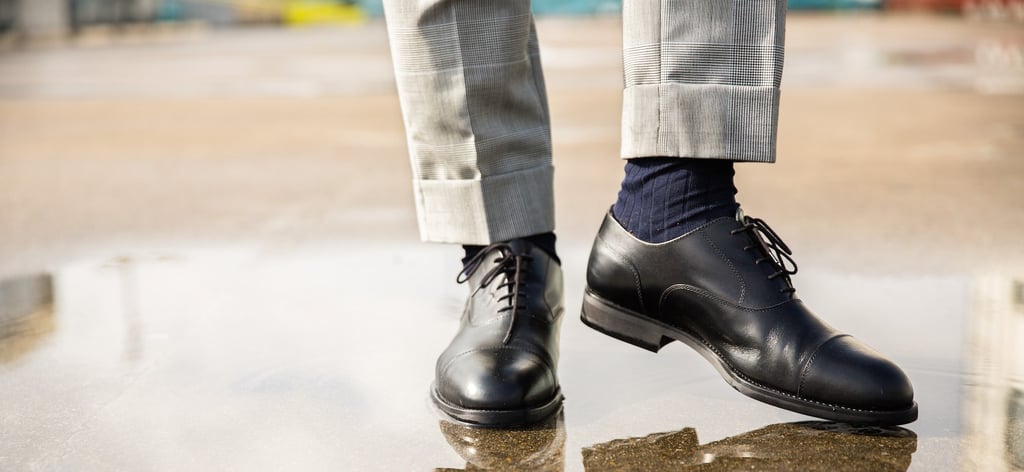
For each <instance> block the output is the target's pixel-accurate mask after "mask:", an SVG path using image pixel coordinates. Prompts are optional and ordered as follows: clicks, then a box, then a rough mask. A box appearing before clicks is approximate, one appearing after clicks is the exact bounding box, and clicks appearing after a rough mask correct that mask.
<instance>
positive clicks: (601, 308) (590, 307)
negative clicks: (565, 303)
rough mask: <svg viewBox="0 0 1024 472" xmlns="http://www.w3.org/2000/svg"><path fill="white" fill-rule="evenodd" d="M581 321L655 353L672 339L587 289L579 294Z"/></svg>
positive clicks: (656, 327)
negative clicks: (581, 294)
mask: <svg viewBox="0 0 1024 472" xmlns="http://www.w3.org/2000/svg"><path fill="white" fill-rule="evenodd" d="M580 320H582V321H583V324H585V325H587V326H589V327H591V328H594V329H595V330H597V331H600V332H602V333H604V334H607V335H608V336H611V337H613V338H615V339H618V340H620V341H625V342H627V343H629V344H632V345H634V346H636V347H639V348H643V349H646V350H648V351H651V352H658V351H659V350H660V349H661V348H662V347H663V346H664V345H666V344H668V343H670V342H672V341H673V340H672V338H668V337H665V336H664V335H663V334H662V332H663V330H662V329H661V328H660V327H658V326H656V325H654V324H652V323H650V322H648V321H645V320H643V319H641V318H639V317H638V315H634V314H631V313H629V312H627V311H624V309H622V308H619V307H616V306H614V305H612V304H610V303H608V302H606V301H604V300H601V299H600V298H598V297H597V296H595V295H593V294H591V293H590V290H587V291H585V292H584V293H583V310H582V313H580Z"/></svg>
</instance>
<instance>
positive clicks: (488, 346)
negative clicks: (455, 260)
mask: <svg viewBox="0 0 1024 472" xmlns="http://www.w3.org/2000/svg"><path fill="white" fill-rule="evenodd" d="M458 281H459V282H460V283H462V282H464V283H467V284H468V285H469V288H470V295H469V299H468V300H467V301H466V308H465V311H464V312H463V315H462V322H461V327H460V328H459V332H458V334H456V335H455V339H453V340H452V342H451V344H449V345H448V348H447V349H445V351H444V352H443V353H441V357H440V358H438V360H437V377H436V380H435V382H434V386H433V388H432V389H431V390H432V396H433V400H434V404H436V405H437V407H438V408H439V409H440V410H441V411H442V412H444V413H445V414H447V415H448V416H450V417H452V418H454V419H456V420H459V421H461V422H463V423H468V424H472V425H480V426H500V427H509V426H518V425H524V424H530V423H535V422H537V421H540V420H543V419H545V418H548V417H550V416H551V415H553V414H555V413H557V412H558V411H560V410H561V406H562V394H561V389H560V388H559V385H558V377H557V375H556V366H557V364H558V331H559V325H560V324H561V321H562V312H563V311H564V309H563V305H562V269H561V267H559V265H558V263H556V262H555V261H554V260H552V259H551V257H550V256H548V255H547V254H546V253H545V252H544V251H542V250H540V249H538V248H537V247H535V246H533V245H532V244H530V243H529V242H527V241H524V240H513V241H510V242H507V243H497V244H492V245H490V246H488V247H487V248H485V249H484V250H482V251H480V253H479V254H477V256H476V257H474V258H473V259H472V260H470V261H469V262H468V263H467V264H466V267H465V269H463V271H462V272H461V273H460V274H459V278H458Z"/></svg>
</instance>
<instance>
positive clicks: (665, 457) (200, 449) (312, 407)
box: [0, 14, 1024, 471]
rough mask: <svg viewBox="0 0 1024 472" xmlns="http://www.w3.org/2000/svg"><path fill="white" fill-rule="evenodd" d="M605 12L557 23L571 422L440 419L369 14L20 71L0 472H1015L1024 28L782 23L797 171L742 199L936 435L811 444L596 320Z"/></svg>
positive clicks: (182, 40)
mask: <svg viewBox="0 0 1024 472" xmlns="http://www.w3.org/2000/svg"><path fill="white" fill-rule="evenodd" d="M619 28H620V21H619V19H618V18H616V17H594V18H576V19H573V18H542V19H540V21H539V23H538V29H539V34H540V38H541V45H542V47H541V53H542V57H543V61H544V64H545V66H546V71H547V79H548V89H549V93H550V101H551V112H552V120H553V140H554V141H553V142H554V154H555V155H554V162H555V167H556V209H557V218H558V223H557V224H558V228H557V233H558V236H559V250H560V253H561V257H562V260H563V267H564V270H565V277H566V279H565V280H566V300H565V302H566V306H567V307H568V309H567V312H566V314H565V318H564V322H563V335H562V356H561V361H560V366H559V367H560V372H559V376H560V380H561V384H562V387H563V391H564V393H565V395H566V401H565V406H564V410H563V412H562V413H561V414H560V415H559V416H557V417H555V418H552V419H550V420H549V421H547V422H544V423H541V424H538V425H535V426H533V427H531V428H525V429H520V430H511V431H510V430H481V429H474V428H467V427H464V426H460V425H457V424H454V423H450V422H447V421H445V420H444V419H443V418H441V417H439V416H438V413H437V412H435V411H434V409H433V408H431V406H430V402H429V399H428V386H429V385H430V383H431V381H432V377H433V372H434V360H435V359H436V356H437V355H438V354H439V353H440V352H441V350H442V349H443V348H444V347H445V345H446V344H447V342H448V340H449V339H450V337H451V336H452V334H454V332H455V330H456V329H457V326H458V320H459V316H460V313H461V309H462V303H463V300H464V297H465V295H466V292H465V287H464V286H460V285H457V284H456V283H455V275H456V273H457V272H458V270H459V268H460V267H459V257H460V252H461V250H460V249H459V248H458V247H453V246H445V245H432V244H423V243H420V242H418V236H417V230H416V227H415V211H414V204H413V196H412V191H411V188H410V181H411V173H410V170H409V166H408V159H407V155H406V153H405V146H406V141H405V137H404V133H403V128H402V120H401V115H400V111H399V108H398V101H397V98H396V95H395V89H394V80H393V77H392V72H391V66H390V62H389V54H388V49H387V42H386V38H387V36H386V31H385V28H384V25H383V24H382V23H381V22H370V23H368V24H366V25H363V26H359V27H352V28H345V29H273V28H250V29H236V30H210V29H203V28H190V29H184V30H181V31H170V32H168V31H160V32H149V33H147V32H145V31H135V30H133V31H132V32H131V34H127V33H126V34H122V35H116V34H109V33H106V34H104V33H102V32H93V33H89V34H86V35H83V36H82V37H80V38H78V39H76V40H74V41H70V42H64V43H59V44H39V45H33V44H29V45H25V46H23V47H20V48H14V49H9V50H5V51H4V52H2V53H0V470H12V471H13V470H284V469H288V470H435V469H436V470H492V469H493V470H517V469H518V470H565V471H579V470H587V471H601V470H631V471H633V470H829V471H835V470H851V471H852V470H858V471H860V470H921V471H935V470H965V471H975V470H977V471H1013V470H1022V469H1024V383H1022V380H1024V348H1021V347H1020V346H1022V345H1024V253H1022V248H1024V245H1022V244H1021V241H1022V236H1021V234H1022V231H1024V60H1022V47H1024V29H1021V28H1020V25H1019V24H1014V23H1003V22H995V21H993V22H973V21H965V20H962V19H959V18H956V17H945V16H881V15H877V14H861V15H852V16H835V15H796V14H794V15H791V17H790V22H789V27H788V43H787V47H788V48H787V52H786V72H785V76H784V80H783V92H782V110H781V112H780V123H781V124H780V136H779V161H778V163H777V164H775V165H763V164H742V165H737V184H738V188H739V189H740V191H739V195H738V198H739V200H740V201H741V202H742V204H743V207H744V209H745V210H746V212H747V213H748V214H751V215H754V216H758V217H761V218H763V219H765V220H767V221H768V222H769V223H770V224H771V225H772V227H773V228H775V229H776V230H777V231H778V232H779V233H780V234H781V236H782V237H783V238H784V239H785V240H786V242H787V243H789V245H790V246H791V247H793V249H794V251H795V258H796V259H797V261H798V263H799V264H800V272H799V274H797V275H796V276H795V277H794V281H795V284H796V287H797V288H798V290H799V292H798V293H799V295H800V296H801V298H802V299H803V300H804V301H805V302H806V303H807V304H808V305H809V306H811V307H812V308H813V309H814V310H815V311H816V312H817V313H818V314H819V315H820V316H821V317H823V318H824V319H826V320H827V321H828V322H829V323H831V324H832V325H834V326H837V327H838V328H840V329H842V330H844V331H846V332H849V333H851V334H854V335H855V336H857V337H859V338H861V339H863V340H865V341H866V342H867V343H868V344H870V345H872V346H873V347H875V348H876V349H878V350H879V351H881V352H883V353H886V354H887V355H888V356H890V357H891V358H893V359H894V360H896V361H897V362H898V363H899V364H900V365H901V366H903V368H904V369H905V370H906V372H907V373H908V375H909V376H910V378H911V380H912V381H913V383H914V387H915V391H916V396H917V401H918V403H919V406H920V418H919V419H918V420H917V421H916V422H914V423H911V424H908V425H905V426H903V427H902V428H876V427H857V426H851V425H844V424H836V423H830V422H824V421H816V420H814V419H813V418H808V417H805V416H801V415H798V414H795V413H790V412H787V411H783V410H780V409H776V408H773V407H770V406H766V405H763V404H760V403H758V402H755V401H753V400H750V399H748V398H746V397H744V396H742V395H740V394H739V393H737V392H735V391H733V390H732V389H731V388H730V387H728V386H727V385H726V384H725V382H723V381H722V380H721V378H720V377H719V376H718V374H717V373H716V372H715V370H714V369H713V368H712V367H711V366H710V365H708V364H707V363H706V362H705V361H704V360H703V359H702V358H701V357H700V356H699V355H697V354H696V353H694V352H692V351H691V350H689V349H688V348H686V347H685V346H683V345H681V344H679V343H673V344H671V345H669V346H667V347H666V348H665V349H663V350H662V351H661V352H660V353H658V354H652V353H649V352H646V351H643V350H640V349H637V348H635V347H632V346H629V345H626V344H623V343H621V342H618V341H616V340H614V339H611V338H609V337H607V336H604V335H602V334H600V333H597V332H595V331H592V330H590V329H589V328H586V327H585V326H584V325H582V324H581V323H580V322H579V321H578V312H579V307H580V303H581V296H582V292H583V284H584V280H583V271H584V267H585V264H586V258H587V254H588V251H589V247H590V242H591V240H592V238H593V235H594V232H595V231H596V229H597V226H598V225H599V223H600V220H601V218H602V216H603V214H604V212H605V211H606V210H607V207H608V205H610V204H611V202H612V201H613V199H614V196H615V192H616V189H617V185H618V181H619V179H620V178H621V169H622V162H621V161H620V160H618V145H619V139H620V132H619V127H618V120H619V106H620V101H621V98H620V87H621V59H620V57H619V45H620V36H619Z"/></svg>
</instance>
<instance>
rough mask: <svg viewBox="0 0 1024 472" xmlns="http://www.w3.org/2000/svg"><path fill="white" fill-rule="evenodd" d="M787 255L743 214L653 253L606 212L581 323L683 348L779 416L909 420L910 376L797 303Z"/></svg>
mask: <svg viewBox="0 0 1024 472" xmlns="http://www.w3.org/2000/svg"><path fill="white" fill-rule="evenodd" d="M791 256H792V251H791V250H790V249H789V247H788V246H786V244H785V243H784V242H783V241H782V239H781V238H780V237H779V236H778V234H776V233H775V231H773V230H772V229H771V228H770V227H769V226H768V225H767V224H766V223H765V222H764V221H763V220H760V219H758V218H751V217H749V216H746V215H744V214H743V212H742V211H739V212H737V215H736V217H735V218H719V219H716V220H714V221H711V222H709V223H707V224H705V225H703V226H701V227H699V228H697V229H696V230H694V231H692V232H690V233H687V234H685V235H683V236H680V237H679V238H676V239H673V240H671V241H668V242H665V243H660V244H650V243H646V242H643V241H641V240H638V239H636V238H635V237H633V235H631V234H630V233H629V232H628V231H626V230H625V229H624V228H623V227H622V226H621V225H620V224H619V223H618V222H617V221H616V220H615V218H614V217H613V216H612V215H611V213H609V214H607V215H606V216H605V219H604V223H603V224H602V225H601V229H600V230H599V232H598V234H597V238H596V239H595V241H594V246H593V249H592V251H591V253H590V262H589V264H588V267H587V288H586V290H585V293H584V299H583V310H582V319H583V322H584V323H586V324H587V325H589V326H590V327H592V328H594V329H596V330H598V331H601V332H603V333H605V334H608V335H609V336H612V337H615V338H617V339H620V340H623V341H626V342H628V343H631V344H634V345H636V346H639V347H641V348H644V349H647V350H650V351H652V352H658V350H659V349H661V348H662V347H663V346H665V345H666V344H668V343H671V342H672V341H681V342H683V343H684V344H687V345H689V346H690V347H692V348H693V349H695V350H696V351H697V352H698V353H700V354H701V355H702V356H704V357H705V358H706V359H707V360H708V361H710V362H711V364H712V365H713V366H714V367H715V368H716V369H717V370H718V371H719V373H720V374H721V375H722V377H723V378H724V379H725V380H726V382H728V383H729V384H730V385H731V386H732V387H733V388H735V389H736V390H738V391H739V392H740V393H742V394H744V395H747V396H749V397H751V398H754V399H756V400H760V401H762V402H765V403H768V404H770V405H774V406H777V407H780V408H785V409H787V410H792V411H795V412H798V413H803V414H806V415H810V416H816V417H819V418H826V419H830V420H835V421H843V422H849V423H861V424H880V425H896V424H904V423H909V422H911V421H914V420H915V419H917V404H916V403H915V402H914V391H913V387H912V386H911V384H910V380H909V379H908V378H907V376H906V374H904V373H903V371H902V370H900V368H899V367H897V366H896V364H894V363H892V362H891V361H889V360H887V359H886V358H885V357H883V356H882V355H881V354H879V353H878V352H876V351H874V350H872V349H871V348H869V347H868V346H866V345H865V344H863V343H861V342H860V341H858V340H857V339H855V338H853V337H851V336H849V335H847V334H842V333H840V332H839V331H837V330H836V329H834V328H832V327H831V326H829V325H828V324H826V323H825V322H823V321H821V320H819V319H818V318H817V317H816V316H815V315H814V313H812V312H811V311H810V309H808V308H807V307H806V306H805V305H804V304H803V302H802V301H801V300H800V299H799V298H797V296H796V289H794V288H793V283H792V281H791V279H790V275H792V274H795V273H796V269H797V268H796V264H795V262H794V261H793V258H792V257H791Z"/></svg>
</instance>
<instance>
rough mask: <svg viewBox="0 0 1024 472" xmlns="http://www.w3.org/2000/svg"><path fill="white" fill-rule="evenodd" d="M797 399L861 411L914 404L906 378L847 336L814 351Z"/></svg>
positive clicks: (892, 365)
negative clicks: (807, 399) (812, 400)
mask: <svg viewBox="0 0 1024 472" xmlns="http://www.w3.org/2000/svg"><path fill="white" fill-rule="evenodd" d="M799 395H800V396H802V397H806V398H811V399H814V400H817V401H821V402H824V403H829V404H835V405H840V406H844V407H848V408H858V409H865V410H884V411H892V410H901V409H906V408H910V407H912V406H913V404H914V388H913V386H912V385H911V383H910V379H909V378H908V377H907V374H905V373H904V372H903V370H902V369H900V368H899V366H897V365H896V364H894V363H893V362H892V361H890V360H888V359H886V358H885V357H884V356H882V355H881V354H880V353H878V352H877V351H875V350H874V349H871V348H870V347H868V346H866V345H864V344H863V343H861V342H860V341H858V340H857V339H855V338H853V337H850V336H841V337H837V338H833V339H832V340H830V341H828V342H826V343H825V344H823V345H822V346H821V347H819V348H818V350H817V352H815V353H814V355H813V356H812V358H811V359H810V361H808V364H807V366H806V367H805V369H804V373H803V376H802V379H801V382H800V390H799Z"/></svg>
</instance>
